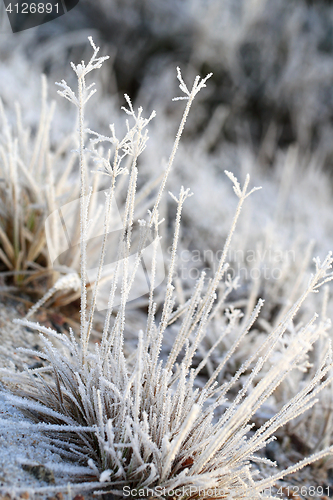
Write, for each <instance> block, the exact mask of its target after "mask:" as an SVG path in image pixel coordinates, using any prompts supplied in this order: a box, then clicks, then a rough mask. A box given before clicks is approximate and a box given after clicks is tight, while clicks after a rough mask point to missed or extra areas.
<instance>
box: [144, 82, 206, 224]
mask: <svg viewBox="0 0 333 500" xmlns="http://www.w3.org/2000/svg"><path fill="white" fill-rule="evenodd" d="M195 95H196V92H195V84H193V88H192V92H191V94H190V96H189V99H188V101H187V104H186V108H185V110H184V113H183V116H182V120H181V122H180V125H179V127H178V132H177V134H176V138H175V141H174V143H173V148H172V151H171V154H170V157H169V161H168V164H167V167H166V169H165V173H164V176H163V179H162V182H161V185H160V188H159V190H158V194H157V197H156V201H155V204H154V208H153V210H152V212H151V216H150V221H149V224H148V227H151V225H152V224H153V221H154V219H155V217H156V214H157V211H158V207H159V204H160V202H161V198H162V194H163V191H164V188H165V185H166V182H167V180H168V176H169V173H170V171H171V168H172V165H173V162H174V160H175V156H176V152H177V149H178V146H179V142H180V138H181V136H182V133H183V131H184V127H185V123H186V120H187V117H188V114H189V112H190V109H191V106H192V103H193V100H194V97H195Z"/></svg>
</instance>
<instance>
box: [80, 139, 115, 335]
mask: <svg viewBox="0 0 333 500" xmlns="http://www.w3.org/2000/svg"><path fill="white" fill-rule="evenodd" d="M117 162H118V147H116V150H115V154H114V160H113V172H114V173H113V175H112V181H111V185H110V188H109V192H108V194H107V199H106V204H105V205H106V207H105V217H104V229H103V241H102V247H101V253H100V257H99V263H98V271H97V277H96V280H95V284H94V291H93V298H92V304H91V307H90V311H89V321H88V328H87V335H86V338H87V344H88V342H89V337H90V334H91V330H92V325H93V319H94V313H95V308H96V300H97V292H98V288H99V284H100V279H101V275H102V270H103V265H104V259H105V252H106V242H107V237H108V230H109V224H110V216H111V206H112V200H113V195H114V190H115V185H116V175H115V172H116V166H117Z"/></svg>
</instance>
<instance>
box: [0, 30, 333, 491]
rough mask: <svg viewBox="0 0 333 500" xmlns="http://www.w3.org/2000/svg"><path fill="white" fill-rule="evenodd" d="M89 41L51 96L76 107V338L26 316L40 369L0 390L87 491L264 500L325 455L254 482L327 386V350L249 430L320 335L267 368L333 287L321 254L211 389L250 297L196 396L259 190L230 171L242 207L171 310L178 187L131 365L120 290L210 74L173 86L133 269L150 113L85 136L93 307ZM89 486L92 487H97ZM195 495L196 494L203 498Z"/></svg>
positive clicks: (298, 336)
mask: <svg viewBox="0 0 333 500" xmlns="http://www.w3.org/2000/svg"><path fill="white" fill-rule="evenodd" d="M90 43H91V45H92V47H93V51H94V53H93V56H92V58H91V60H90V61H89V63H88V64H85V63H84V62H82V63H81V64H78V65H74V64H72V68H73V70H74V72H75V73H76V76H77V80H78V89H77V92H75V91H73V90H72V89H71V88H70V87H69V86H68V84H67V83H66V82H65V81H62V82H61V83H60V86H61V88H62V90H61V91H60V94H61V95H62V96H63V97H65V98H67V99H68V100H69V101H70V102H71V103H73V104H74V105H75V106H76V107H77V109H78V113H79V149H78V154H79V158H80V190H81V204H80V241H81V312H80V314H81V324H80V337H79V340H77V339H76V337H75V335H74V333H73V331H72V330H70V332H69V335H68V336H67V335H65V334H58V333H56V332H55V331H54V330H52V329H50V328H46V327H43V326H41V325H39V324H38V323H34V322H31V321H28V320H27V319H25V320H20V321H19V320H18V321H17V323H19V324H21V325H23V326H25V327H28V328H31V329H33V330H37V331H39V332H40V336H41V340H42V342H43V350H42V351H41V352H36V351H32V350H31V351H29V350H26V352H30V353H31V354H32V355H34V356H36V355H38V356H39V357H40V358H41V359H42V360H44V361H45V362H46V363H47V364H48V365H47V367H46V368H42V369H26V371H25V372H22V373H12V372H10V371H9V370H2V371H1V373H2V379H3V380H4V382H5V383H6V385H7V387H8V389H9V390H10V391H11V395H9V394H8V393H7V398H8V400H9V401H11V402H12V403H13V404H14V405H15V406H16V407H17V408H20V409H21V410H22V411H23V412H24V413H25V414H26V415H28V416H29V417H30V418H31V419H32V420H33V421H34V422H35V423H36V428H38V429H42V430H43V431H44V432H45V434H46V436H47V437H48V446H49V447H50V448H51V449H52V450H53V451H56V452H57V453H59V454H60V455H62V456H63V457H64V458H65V459H68V460H70V461H73V462H75V463H76V464H77V465H78V466H82V465H84V466H87V465H88V466H89V467H90V470H91V471H92V472H93V474H94V475H95V476H96V478H97V480H98V481H99V485H100V488H97V490H98V491H100V492H107V491H112V492H114V493H117V494H120V495H121V494H122V491H123V488H124V487H125V486H126V487H130V488H136V489H139V490H143V489H145V488H149V489H150V492H151V493H150V494H151V495H153V496H154V495H155V496H159V491H160V488H165V489H166V490H168V489H169V490H174V489H176V488H179V489H180V488H185V489H187V492H189V491H191V494H190V496H191V498H198V497H199V489H200V490H201V491H203V490H204V491H207V490H208V489H212V488H217V489H218V490H219V492H220V493H219V498H237V499H242V498H243V499H245V498H254V499H259V498H262V492H263V491H264V490H265V489H267V488H269V487H270V486H272V485H274V484H275V483H276V482H277V481H278V480H279V479H280V478H282V477H284V476H285V475H286V474H289V473H292V472H294V471H296V470H298V469H299V468H301V467H303V466H305V465H307V464H309V463H311V462H313V461H315V460H318V459H320V458H322V457H325V456H326V455H327V454H330V453H332V451H333V449H332V448H326V449H324V450H322V451H320V452H318V453H316V454H314V455H312V456H310V457H308V458H305V459H304V460H302V461H301V462H299V463H297V464H295V465H294V466H291V467H289V468H288V469H287V470H284V471H279V472H276V473H275V474H274V473H272V475H271V476H269V477H265V478H263V477H261V476H260V474H259V473H258V469H257V468H255V467H254V465H253V464H254V463H255V462H258V463H262V462H264V463H266V464H270V465H272V466H273V465H274V464H273V463H272V462H270V461H269V460H267V459H263V458H261V457H260V456H259V452H260V450H262V449H263V448H264V447H265V445H266V444H267V443H269V442H270V441H271V440H272V439H274V433H275V432H276V431H277V430H278V429H279V428H280V427H282V426H283V425H285V424H286V423H288V422H290V421H291V420H292V419H294V418H295V417H297V416H299V415H300V414H302V413H303V412H305V411H307V410H308V409H310V408H312V406H313V405H314V404H315V402H316V399H317V395H318V393H319V392H320V391H321V390H322V389H323V388H324V387H325V386H327V385H328V384H329V383H330V382H331V375H330V370H331V368H332V360H331V348H330V346H327V347H326V351H325V353H323V357H322V361H321V363H320V365H319V366H318V369H317V370H316V372H315V373H314V374H313V376H312V378H311V379H309V380H308V381H307V383H306V384H305V385H303V387H302V388H301V390H300V391H299V392H298V393H296V394H295V395H293V397H291V398H290V400H288V401H287V402H286V403H285V404H284V405H283V407H282V408H281V409H280V410H279V411H278V412H277V413H276V414H274V415H273V416H272V417H271V418H269V419H268V420H267V421H266V422H265V423H264V424H263V425H262V426H261V427H259V428H258V429H257V430H256V431H252V432H251V429H252V420H253V418H254V416H255V414H256V412H257V411H258V410H259V409H260V408H261V406H262V405H263V404H264V403H265V402H266V401H267V400H268V398H269V397H270V396H271V394H272V393H273V391H274V390H275V389H276V388H277V387H278V386H279V385H280V384H281V383H282V382H283V381H285V380H286V377H287V376H288V375H289V374H290V373H291V372H292V370H293V369H294V368H297V367H299V366H300V365H302V366H303V364H304V360H305V359H306V356H307V353H308V352H309V351H310V350H311V349H312V346H313V344H314V343H315V342H316V341H317V339H318V338H319V336H320V335H321V332H322V329H321V328H315V326H314V325H315V324H316V319H317V318H316V315H315V316H313V317H312V318H311V319H310V321H308V323H306V324H305V325H304V326H303V327H302V328H301V329H298V330H296V331H293V334H292V336H291V337H290V338H289V342H288V344H287V345H286V347H285V349H284V352H283V356H277V357H276V361H275V363H274V364H273V365H272V366H271V368H270V369H269V370H266V369H265V370H263V367H264V365H265V364H266V362H267V361H268V360H269V359H271V357H272V356H273V355H274V353H275V350H276V346H277V345H278V343H279V341H280V339H282V338H283V336H284V335H285V332H286V331H287V329H288V328H289V327H290V325H291V324H292V321H293V319H294V318H295V315H296V314H297V312H298V311H299V309H300V307H301V306H302V304H303V302H304V300H305V299H306V297H307V296H308V295H310V294H312V293H316V292H317V291H318V289H319V288H320V287H321V286H322V285H323V284H324V283H326V282H328V281H330V280H331V279H332V278H333V275H332V272H330V269H331V267H332V263H333V259H332V256H331V254H329V255H328V256H327V257H326V258H325V259H324V260H323V261H322V262H321V261H320V260H319V259H316V261H315V265H316V269H315V272H314V274H313V275H312V276H311V279H310V280H309V282H308V284H307V287H306V288H305V289H304V291H303V292H302V293H301V294H300V296H299V298H298V299H297V300H296V301H295V303H294V304H293V305H292V306H291V307H290V309H289V310H288V311H286V313H285V314H284V316H283V318H281V321H280V322H279V324H278V325H277V326H275V327H274V328H273V327H272V328H271V331H270V332H269V333H268V334H267V337H266V339H265V340H264V342H263V343H262V345H261V346H260V347H259V348H258V349H257V351H256V352H255V353H253V354H250V355H249V357H248V358H247V359H246V360H245V361H244V362H243V363H242V365H241V366H240V367H239V368H238V370H237V371H236V373H235V374H234V375H233V377H232V378H231V379H228V380H225V381H223V383H222V384H219V383H217V379H218V377H219V374H220V373H221V372H222V371H223V369H224V367H225V364H226V363H227V362H228V360H229V359H230V358H231V356H232V355H233V353H234V352H235V350H236V348H237V346H238V345H239V344H240V343H241V342H242V341H243V339H244V337H245V336H246V335H247V333H248V332H249V331H250V330H251V328H252V327H253V325H254V323H255V322H256V320H257V318H258V316H259V314H260V311H261V309H262V307H263V306H264V304H263V301H262V300H259V301H258V303H257V304H256V305H255V306H254V308H253V310H252V312H251V313H250V314H249V315H248V317H247V318H246V321H244V322H243V323H242V327H241V328H239V329H238V330H237V332H238V333H237V336H236V338H235V339H234V342H233V343H232V345H231V347H230V349H229V351H228V352H226V353H225V356H224V357H223V359H222V360H221V362H220V363H219V365H218V366H217V367H216V368H215V369H214V370H213V372H212V373H211V375H210V376H209V377H208V378H207V379H206V380H205V382H204V383H203V384H201V385H199V387H198V384H197V380H198V376H199V374H200V372H201V371H202V370H203V369H204V368H205V366H206V365H207V363H208V362H209V358H210V354H211V352H212V351H209V352H208V353H207V354H206V355H205V356H204V357H203V359H202V361H201V362H200V364H199V365H198V366H197V367H196V368H194V367H193V358H194V356H195V354H196V352H197V350H198V348H199V346H200V343H201V341H202V340H203V338H204V336H205V333H206V329H207V327H208V325H209V323H210V321H211V320H212V318H213V317H214V316H215V315H216V312H217V310H218V309H219V308H221V307H222V306H223V301H221V300H218V301H217V290H218V287H219V286H220V283H221V281H222V280H223V279H224V277H225V274H226V270H227V268H228V264H227V263H226V257H227V252H228V248H229V245H230V242H231V239H232V236H233V233H234V230H235V227H236V223H237V220H238V218H239V215H240V212H241V210H242V207H243V204H244V202H245V201H246V198H247V197H248V196H249V195H250V194H252V193H253V192H254V191H255V190H256V189H257V188H254V189H250V188H249V182H250V179H249V176H247V177H246V179H245V182H244V184H243V185H241V184H240V183H239V181H238V180H237V178H236V177H235V176H234V175H233V174H232V173H230V172H226V175H227V176H228V178H229V179H230V181H231V183H232V187H233V189H234V192H235V195H236V197H237V199H238V205H237V208H236V212H235V215H234V217H233V219H232V221H231V224H230V232H229V235H228V237H227V239H226V242H225V245H224V249H223V252H222V255H221V258H220V260H219V263H218V267H217V270H216V273H215V275H214V276H213V277H212V279H210V280H208V281H207V280H206V278H205V274H204V273H202V274H201V277H200V278H199V280H198V281H197V283H196V285H195V287H194V289H193V291H192V295H191V297H190V298H189V299H188V300H187V301H186V302H185V304H184V305H182V306H180V307H179V308H176V307H175V287H174V283H173V275H174V270H175V266H176V255H177V247H178V243H179V237H180V224H181V214H182V209H183V205H184V203H185V202H186V199H187V198H188V197H189V196H190V195H191V193H190V192H189V190H187V189H184V188H183V187H181V189H180V191H179V194H177V195H175V194H172V198H173V200H174V201H175V203H176V206H177V211H176V220H175V226H174V235H173V244H172V251H171V259H170V262H169V268H168V274H167V278H166V284H165V297H164V302H163V306H162V308H161V310H160V311H157V305H156V302H155V301H154V275H155V270H156V259H154V258H153V262H152V273H151V275H152V279H151V283H150V293H149V301H148V312H147V321H146V327H145V329H144V330H141V331H139V332H138V337H137V339H138V340H137V347H136V352H135V356H133V357H132V361H131V362H129V360H128V359H126V356H125V353H124V342H125V339H124V331H125V326H126V305H127V302H128V297H129V293H130V289H131V287H132V286H133V282H134V279H135V274H136V271H137V269H138V266H139V264H140V259H141V255H142V252H143V248H144V245H145V242H146V239H147V237H148V234H149V231H154V234H155V235H156V238H155V240H154V241H155V243H154V244H155V247H157V243H158V240H159V225H160V224H161V220H160V218H159V205H160V202H161V198H162V196H163V191H164V189H165V186H166V183H167V178H168V175H169V173H170V171H171V169H172V165H173V162H174V159H175V155H176V151H177V147H178V144H179V141H180V138H181V134H182V132H183V129H184V126H185V122H186V119H187V117H188V114H189V111H190V108H191V105H192V103H193V100H194V98H195V96H196V94H197V93H198V92H199V91H200V90H201V89H202V88H204V87H205V85H206V81H207V79H208V78H209V76H210V75H208V76H207V77H206V78H204V79H200V78H199V77H196V79H195V81H194V83H193V86H192V88H189V87H187V86H186V84H185V82H184V80H183V78H182V75H181V73H180V70H178V80H179V82H180V89H181V90H182V92H183V94H184V96H183V97H182V99H185V100H186V108H185V111H184V114H183V117H182V120H181V123H180V126H179V129H178V132H177V134H176V139H175V142H174V146H173V149H172V152H171V154H170V158H169V161H168V164H167V167H166V169H165V172H164V176H163V179H162V182H161V185H160V187H159V189H158V192H157V195H156V198H155V202H154V204H153V206H152V208H151V210H150V211H149V213H148V218H147V219H145V220H142V221H141V222H140V223H141V226H142V228H143V233H142V238H141V242H140V245H139V249H138V252H137V256H136V260H135V264H134V266H133V267H130V266H129V264H128V262H129V256H130V250H131V243H132V241H131V236H132V228H133V223H134V206H135V195H136V186H137V176H138V157H139V156H140V154H141V153H142V151H143V150H144V148H145V146H146V142H147V139H148V136H147V132H146V127H147V125H148V124H149V121H150V120H151V119H152V118H153V114H152V115H151V116H150V117H149V118H143V110H142V109H141V108H139V110H138V111H137V112H136V111H135V110H134V108H133V106H132V104H131V101H130V99H129V98H128V97H126V101H127V107H126V108H125V112H126V113H127V115H128V119H129V121H128V123H127V131H126V133H125V136H124V138H123V139H118V138H117V136H116V132H115V129H114V127H113V126H111V128H110V129H111V136H110V137H105V136H101V135H99V134H98V133H96V132H92V131H90V133H92V135H93V140H92V149H91V153H92V155H93V157H94V158H95V160H96V162H97V166H98V168H99V169H101V170H102V171H103V172H104V173H106V174H107V175H108V176H109V178H110V188H109V191H108V193H107V196H106V203H105V211H104V237H103V241H102V245H101V249H100V260H99V268H98V274H97V276H98V279H96V281H95V285H94V290H93V294H92V299H91V301H89V300H88V299H87V288H86V269H87V260H88V259H89V255H87V251H86V250H87V234H88V231H89V220H88V208H89V196H90V193H91V190H90V191H89V190H88V192H87V186H86V169H85V162H84V155H85V153H86V148H85V144H84V109H85V104H86V103H87V101H88V100H89V99H90V97H92V95H93V93H94V90H92V85H88V86H87V85H86V76H87V75H88V74H89V73H90V72H91V71H93V70H95V69H98V68H100V67H101V65H102V64H103V62H104V61H105V59H106V58H105V57H98V50H99V49H98V48H97V47H95V45H94V43H93V41H92V39H91V38H90ZM130 121H131V122H132V123H133V125H131V124H130ZM100 142H107V143H108V144H110V149H109V150H108V151H107V152H106V154H104V153H103V152H101V150H99V149H98V148H97V149H96V146H97V145H98V144H99V143H100ZM124 158H126V160H128V159H129V161H128V162H127V166H126V168H123V166H122V163H121V162H122V161H123V159H124ZM126 172H127V174H128V179H129V180H128V189H127V197H126V202H125V208H124V213H123V230H122V233H121V236H120V239H119V247H118V260H117V266H116V269H115V273H114V277H113V280H112V283H111V287H110V295H109V302H108V310H107V312H106V314H105V322H104V328H103V332H102V337H101V340H100V342H99V343H98V344H95V345H94V346H92V345H91V344H90V343H89V339H90V335H91V331H92V326H93V319H94V312H95V308H96V297H97V295H98V288H99V281H100V276H101V274H102V269H103V265H104V257H105V249H106V246H107V244H108V242H107V237H108V236H107V235H108V227H109V223H110V206H111V202H112V198H113V196H114V192H115V186H116V183H117V181H118V177H119V176H120V175H124V174H125V173H126ZM119 277H121V304H120V306H119V307H117V308H115V307H114V298H115V292H116V287H117V280H118V278H119ZM226 283H227V282H226ZM232 286H234V284H232V283H229V285H228V286H227V289H230V287H232ZM240 316H241V312H240V311H239V310H237V309H235V308H230V309H227V310H226V312H225V314H224V317H225V327H224V328H223V329H222V332H221V337H223V336H224V335H227V334H228V333H230V332H231V331H233V328H234V327H235V325H237V324H238V321H239V318H240ZM171 325H172V326H173V327H176V329H177V335H176V338H175V340H174V343H173V345H172V347H171V349H170V352H169V353H168V356H167V358H166V359H163V358H162V357H161V347H162V342H163V338H164V336H165V335H167V334H168V329H169V328H170V327H171ZM213 347H214V346H213ZM244 375H246V376H245V377H244V383H243V385H242V388H241V389H240V390H239V391H238V393H237V394H236V395H233V396H232V394H233V389H234V388H235V387H236V386H237V383H238V381H239V379H240V377H242V376H244ZM261 375H262V376H261ZM221 408H223V412H222V413H221V412H220V413H221V414H220V417H219V418H218V419H216V417H215V415H216V412H217V411H218V410H219V409H221ZM41 424H42V425H43V427H41ZM81 470H82V469H81ZM85 486H86V485H85ZM91 487H92V488H95V489H96V483H94V485H92V486H91ZM190 489H191V490H190ZM200 496H201V498H202V494H201V495H200ZM204 496H205V495H203V497H204Z"/></svg>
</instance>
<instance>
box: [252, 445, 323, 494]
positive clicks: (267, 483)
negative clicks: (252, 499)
mask: <svg viewBox="0 0 333 500" xmlns="http://www.w3.org/2000/svg"><path fill="white" fill-rule="evenodd" d="M331 454H333V446H331V447H330V448H326V449H325V450H323V451H320V452H318V453H315V454H313V455H310V456H309V457H306V458H304V460H301V461H300V462H298V463H297V464H295V465H292V466H291V467H288V469H285V470H283V471H282V472H279V473H278V474H275V475H274V476H271V477H269V478H267V479H263V480H262V481H258V482H257V483H256V485H255V486H253V487H252V488H250V489H249V490H248V494H249V495H250V494H251V492H254V491H263V490H264V489H266V488H269V487H271V486H274V484H275V483H277V481H279V479H282V478H284V477H285V476H287V475H289V474H293V473H294V472H297V471H298V470H300V469H303V467H305V466H306V465H309V464H312V463H313V462H316V461H317V460H320V459H321V458H324V457H327V455H331Z"/></svg>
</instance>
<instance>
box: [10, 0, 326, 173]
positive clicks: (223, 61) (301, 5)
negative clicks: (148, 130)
mask: <svg viewBox="0 0 333 500" xmlns="http://www.w3.org/2000/svg"><path fill="white" fill-rule="evenodd" d="M7 22H8V21H7ZM88 34H91V35H93V36H94V38H95V41H96V43H98V44H100V45H101V51H102V53H107V54H110V55H111V57H112V64H108V67H107V72H108V74H107V75H105V76H104V80H103V92H104V93H105V94H110V95H112V96H115V94H116V93H119V95H120V102H122V99H121V97H122V95H123V93H124V92H126V93H127V94H129V95H130V96H131V98H132V99H134V100H135V99H137V100H139V99H140V101H143V100H144V101H146V102H145V103H144V104H147V105H150V106H155V107H156V104H155V103H157V102H159V103H160V106H161V105H162V102H163V101H165V100H167V101H168V103H169V102H170V97H171V96H172V92H171V90H173V89H174V87H175V85H176V82H175V78H174V75H175V67H176V66H180V67H181V68H182V69H183V71H184V72H185V74H187V75H188V76H189V77H190V78H192V76H193V75H196V74H200V75H204V74H206V73H208V72H211V71H212V72H213V73H214V75H213V78H212V80H211V81H210V85H209V90H208V91H207V92H206V94H205V95H204V96H202V101H203V104H202V105H201V106H200V107H199V108H197V109H196V112H195V113H196V116H195V120H194V119H193V120H192V121H191V124H190V131H189V132H192V133H201V132H202V130H203V129H204V128H205V127H206V126H207V123H208V122H209V121H210V120H211V117H212V115H213V116H214V118H215V122H217V123H215V125H216V127H215V129H214V137H211V144H210V148H211V150H213V149H214V148H215V147H218V145H220V144H221V143H223V142H227V143H231V144H235V143H239V142H240V141H242V142H243V143H244V142H245V143H248V144H250V145H251V147H253V148H254V150H255V151H256V153H258V154H259V158H260V161H261V162H263V163H265V164H267V165H270V164H271V163H272V162H273V160H274V156H275V152H276V147H279V148H286V147H288V146H289V145H290V144H295V143H296V144H297V145H299V147H300V148H301V149H302V150H303V151H306V152H318V153H319V152H320V161H321V162H322V164H323V165H324V166H325V168H327V169H329V170H331V169H332V166H333V141H332V123H333V2H332V1H328V0H327V1H324V0H316V1H310V0H308V1H307V0H246V1H245V0H211V1H209V0H206V1H203V0H171V1H170V2H161V1H158V0H136V1H133V0H118V1H117V0H81V1H80V2H79V4H78V5H77V6H76V7H75V8H74V9H73V10H72V11H70V12H68V13H67V14H65V15H64V16H62V17H60V18H58V19H56V20H54V21H52V22H50V23H46V24H43V25H41V26H39V27H36V28H31V29H30V30H26V31H23V32H21V33H18V34H15V35H10V34H8V33H5V34H3V35H2V43H1V62H2V64H3V65H10V64H11V63H10V61H9V60H8V59H9V58H12V57H13V55H14V59H15V58H16V56H17V54H18V53H20V55H21V56H22V58H24V59H25V60H26V62H27V63H28V64H29V66H30V65H33V67H34V68H36V69H37V68H38V69H39V70H40V71H42V72H45V73H46V74H47V75H49V76H50V77H52V78H53V75H54V76H55V77H58V75H61V76H62V77H64V70H65V68H67V64H68V61H70V60H78V59H81V58H83V57H84V56H85V51H86V50H87V49H88V50H89V48H88V47H87V43H86V40H87V35H88ZM169 88H170V89H171V90H170V91H169V90H168V89H169ZM164 105H166V104H164ZM169 108H170V109H169V112H171V110H172V106H171V107H170V106H169Z"/></svg>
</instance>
